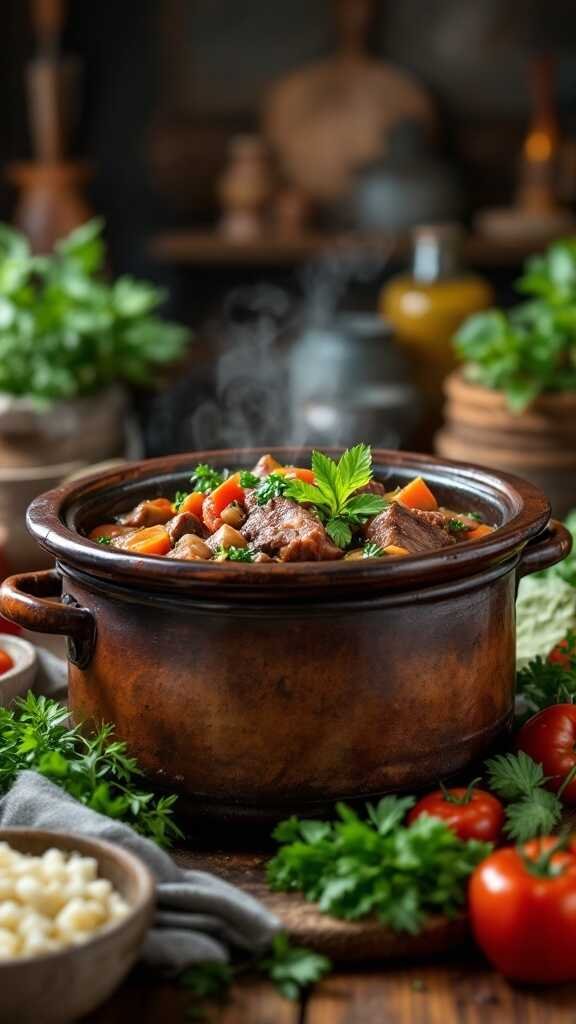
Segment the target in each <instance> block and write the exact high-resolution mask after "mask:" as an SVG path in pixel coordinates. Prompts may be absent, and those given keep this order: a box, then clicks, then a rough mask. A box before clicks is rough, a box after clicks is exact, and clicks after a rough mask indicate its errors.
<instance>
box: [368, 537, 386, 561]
mask: <svg viewBox="0 0 576 1024" xmlns="http://www.w3.org/2000/svg"><path fill="white" fill-rule="evenodd" d="M383 555H384V548H381V547H380V545H379V544H374V543H373V542H372V541H371V540H368V541H366V543H365V545H364V555H363V557H364V558H382V556H383Z"/></svg>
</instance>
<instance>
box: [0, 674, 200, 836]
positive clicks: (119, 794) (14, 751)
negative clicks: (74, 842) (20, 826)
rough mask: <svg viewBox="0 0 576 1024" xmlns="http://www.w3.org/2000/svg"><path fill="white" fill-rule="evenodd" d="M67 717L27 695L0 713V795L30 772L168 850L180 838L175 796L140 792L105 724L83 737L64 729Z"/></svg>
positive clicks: (133, 767)
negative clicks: (17, 777)
mask: <svg viewBox="0 0 576 1024" xmlns="http://www.w3.org/2000/svg"><path fill="white" fill-rule="evenodd" d="M68 716H69V712H68V708H66V707H64V705H63V704H60V703H59V702H58V701H55V700H51V699H49V698H48V697H37V696H35V695H34V694H33V693H31V692H29V693H28V694H27V695H26V697H25V698H24V699H23V700H17V701H15V703H14V705H13V706H12V707H11V708H0V793H5V792H6V791H7V790H8V789H9V788H10V786H11V785H12V783H13V782H14V780H15V778H16V776H17V775H18V773H19V772H21V771H23V770H25V769H31V770H33V771H36V772H39V773H40V774H41V775H45V776H46V777H47V778H49V779H51V780H52V782H54V783H56V784H57V785H58V786H61V787H62V788H63V789H65V790H66V791H67V792H68V793H70V794H71V795H72V796H73V797H75V798H76V799H77V800H79V801H80V802H81V803H83V804H86V806H87V807H91V808H92V810H94V811H98V812H99V813H100V814H106V815H108V817H110V818H117V819H120V820H122V821H125V822H127V824H128V825H131V826H132V828H133V829H135V830H136V832H140V833H141V834H142V835H144V836H148V837H149V838H150V839H154V840H155V841H156V842H157V843H158V844H159V845H160V846H170V845H171V844H172V842H173V841H174V840H175V839H176V838H178V837H180V836H181V834H182V833H181V832H180V829H179V828H178V827H177V825H176V824H175V823H174V821H173V818H172V814H173V807H174V804H175V802H176V797H175V796H164V797H156V796H155V795H154V794H153V793H151V792H146V791H145V790H144V789H141V788H140V785H139V780H140V778H141V776H142V773H141V771H140V769H139V768H138V765H137V763H136V761H135V760H134V758H132V757H129V755H128V754H127V752H126V744H125V743H122V742H121V741H120V740H115V739H114V736H113V727H112V726H111V725H103V726H102V727H101V728H100V729H99V731H98V732H97V733H96V734H95V735H93V736H84V735H83V734H82V733H81V732H80V731H79V729H78V728H75V727H70V725H69V719H68Z"/></svg>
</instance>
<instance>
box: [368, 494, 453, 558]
mask: <svg viewBox="0 0 576 1024" xmlns="http://www.w3.org/2000/svg"><path fill="white" fill-rule="evenodd" d="M365 534H366V538H367V540H370V541H372V542H373V543H374V544H378V545H379V546H380V547H381V548H387V547H388V546H389V545H390V544H394V545H396V546H397V547H401V548H406V550H407V551H410V553H411V554H414V555H417V554H421V553H423V552H424V551H436V549H437V548H444V547H448V546H449V545H450V544H454V537H453V536H452V535H451V534H450V533H449V532H448V530H447V529H446V527H445V523H444V517H443V515H442V513H441V512H421V511H420V510H419V509H408V508H404V506H403V505H399V504H398V502H396V501H393V502H392V504H391V505H389V506H388V508H385V509H384V511H383V512H380V513H379V514H378V515H377V516H375V518H374V519H373V520H372V522H371V523H368V525H367V526H366V528H365Z"/></svg>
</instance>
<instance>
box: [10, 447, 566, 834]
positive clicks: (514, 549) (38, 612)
mask: <svg viewBox="0 0 576 1024" xmlns="http://www.w3.org/2000/svg"><path fill="white" fill-rule="evenodd" d="M261 454H262V450H260V449H259V450H255V449H252V450H249V451H227V452H217V453H213V452H201V453H193V454H191V455H184V456H182V455H180V456H171V457H169V458H165V459H157V460H154V461H151V462H143V463H138V464H134V465H132V466H129V467H124V468H122V469H120V470H117V471H115V472H110V473H107V474H101V475H99V476H96V477H93V478H90V479H86V478H85V479H83V480H79V481H77V482H75V483H72V484H68V485H67V486H65V487H61V488H59V489H57V490H55V491H51V492H48V493H47V494H45V495H43V496H41V497H40V498H37V499H36V500H35V501H34V502H33V504H32V505H31V507H30V510H29V515H28V524H29V527H30V529H31V531H32V533H33V534H34V536H35V537H36V538H37V540H38V541H39V542H40V544H41V545H42V546H43V547H44V548H46V549H47V550H48V551H50V552H51V554H52V555H54V556H55V558H56V559H57V564H58V568H57V570H55V571H52V572H45V573H37V574H28V575H21V576H14V577H12V578H10V579H8V580H7V581H6V582H5V583H4V585H3V589H2V596H1V608H2V612H3V614H4V615H6V616H7V617H8V618H10V619H12V620H13V621H16V622H18V623H20V624H21V625H23V626H26V627H27V628H29V629H36V630H40V631H42V632H47V633H59V634H64V635H67V636H68V637H69V657H70V704H71V708H72V712H73V716H74V718H75V720H76V721H84V720H86V719H97V720H100V719H104V720H106V721H109V722H114V723H115V726H116V729H117V733H118V735H119V736H120V737H121V738H122V739H124V740H126V742H127V743H128V745H129V748H130V750H131V752H132V753H133V754H134V755H135V756H136V757H137V758H138V760H139V762H140V764H141V765H142V767H143V768H144V769H145V770H146V772H147V773H149V774H150V775H151V776H153V777H154V778H155V779H156V781H157V782H158V783H160V784H163V785H165V786H166V787H167V788H169V789H177V790H179V791H180V792H181V793H183V794H185V795H186V797H188V798H189V803H190V804H191V805H192V807H194V808H195V809H197V810H198V811H201V812H208V813H211V814H213V815H216V816H218V815H227V814H231V813H236V814H244V815H245V816H252V817H266V816H275V815H277V814H282V813H286V812H288V811H291V810H293V809H297V810H299V811H306V810H313V809H316V808H317V806H318V805H326V804H327V803H329V802H331V801H333V800H334V799H337V798H348V799H352V798H355V797H364V796H368V795H374V794H377V793H382V792H384V791H386V790H393V789H403V788H407V787H411V788H415V787H421V786H425V785H427V784H430V783H432V782H434V781H435V780H436V779H438V778H439V777H442V776H447V775H450V774H451V773H454V772H456V771H458V770H460V769H462V768H463V767H464V766H466V765H467V764H468V763H469V762H470V761H471V760H473V759H474V758H476V757H477V756H480V755H482V754H483V753H484V752H485V751H486V750H487V749H488V748H489V747H490V746H491V744H492V743H493V742H494V741H495V739H496V738H497V737H498V736H499V735H500V734H501V732H502V731H503V730H505V729H506V728H507V726H508V725H509V723H510V721H511V716H512V704H513V692H514V676H515V660H514V649H515V619H514V602H515V595H516V587H517V583H518V580H519V578H520V577H521V576H523V575H525V574H527V573H529V572H534V571H536V570H539V569H543V568H545V567H546V566H548V565H551V564H553V563H554V562H556V561H558V560H559V559H560V558H562V557H563V556H564V555H565V554H566V553H567V552H568V551H569V549H570V537H569V535H568V534H567V532H566V531H565V530H564V528H563V527H562V526H560V525H559V524H552V526H551V527H550V526H549V515H550V509H549V505H548V502H547V500H546V498H545V497H544V495H543V494H542V493H541V492H540V491H538V490H537V489H536V488H534V487H533V486H532V485H531V484H528V483H525V482H523V481H521V480H516V479H514V478H512V477H505V476H503V475H500V474H496V473H490V472H487V471H485V470H482V469H479V468H474V467H466V466H463V465H458V464H454V463H443V462H440V461H439V460H435V459H433V458H431V457H428V456H421V455H412V454H408V453H405V452H400V453H399V452H386V451H378V452H375V453H374V461H375V466H376V475H377V476H380V477H390V478H392V479H393V480H394V481H396V482H402V481H406V480H408V479H410V478H411V477H413V476H414V475H415V474H417V473H421V474H422V475H423V476H425V477H426V479H427V480H428V481H429V482H430V484H431V486H432V488H433V489H434V490H435V492H436V493H437V495H438V497H439V499H440V501H441V502H442V503H445V504H450V505H452V506H453V507H455V508H458V509H462V510H469V511H476V512H479V513H480V514H481V515H482V516H483V517H484V518H485V519H487V520H488V521H490V522H493V523H495V524H498V526H499V527H500V529H498V530H497V531H496V532H495V533H494V534H493V535H491V536H490V537H488V538H487V539H484V540H482V541H480V542H475V543H472V542H471V543H467V544H462V545H458V546H455V547H453V548H449V549H446V550H442V551H438V552H432V553H430V554H426V555H422V556H418V557H406V558H403V559H390V560H384V559H378V560H376V559H373V560H372V559H365V560H361V561H349V562H344V563H342V562H324V563H307V564H303V563H300V564H297V563H293V564H288V565H282V564H277V563H265V564H245V563H230V562H224V563H211V562H188V563H183V562H175V561H173V560H171V559H165V558H164V559H163V558H153V557H135V556H133V555H127V554H125V553H122V552H120V551H114V550H113V549H110V548H106V547H102V546H98V545H96V544H94V543H91V542H90V541H88V540H87V539H86V538H85V537H83V536H81V532H82V531H86V530H88V529H90V528H91V527H92V526H94V525H95V524H96V523H99V522H105V521H107V520H109V519H110V516H111V515H115V514H117V513H119V512H120V511H121V510H124V509H127V508H130V507H132V506H133V505H134V504H135V503H136V502H137V501H139V500H141V499H142V498H144V497H145V496H146V497H155V496H160V495H162V494H164V495H166V494H167V495H171V494H173V493H174V492H175V491H176V490H177V489H182V488H184V487H185V486H186V483H187V481H188V479H189V476H190V471H191V468H192V467H193V466H194V465H195V464H196V463H197V462H200V461H201V462H211V463H213V464H214V465H216V466H220V467H222V466H228V467H230V468H235V467H237V466H242V465H243V466H246V465H248V466H250V465H251V464H252V463H253V462H255V460H256V458H257V457H259V456H260V455H261ZM276 454H278V455H279V457H280V458H281V459H283V460H284V461H286V462H291V461H294V459H295V458H299V459H302V457H303V456H302V452H301V451H299V452H294V451H290V450H287V449H279V450H278V451H277V453H276ZM79 531H80V532H79ZM61 592H62V595H63V596H62V598H61V600H60V602H54V601H53V600H49V599H53V598H55V597H57V596H58V595H59V594H60V593H61Z"/></svg>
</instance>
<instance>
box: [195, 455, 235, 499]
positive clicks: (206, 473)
mask: <svg viewBox="0 0 576 1024" xmlns="http://www.w3.org/2000/svg"><path fill="white" fill-rule="evenodd" d="M227 476H228V473H227V472H226V471H224V472H222V473H219V472H218V470H217V469H214V468H213V467H212V466H208V465H207V464H206V463H205V462H199V463H198V465H197V466H196V469H195V470H194V472H193V473H192V476H191V477H190V483H191V484H192V486H193V488H194V490H195V491H201V493H202V494H210V493H211V492H212V491H215V490H216V488H217V487H219V486H220V484H222V483H224V480H225V479H226V477H227Z"/></svg>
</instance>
